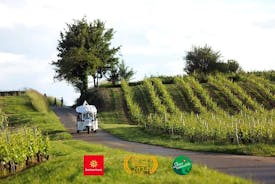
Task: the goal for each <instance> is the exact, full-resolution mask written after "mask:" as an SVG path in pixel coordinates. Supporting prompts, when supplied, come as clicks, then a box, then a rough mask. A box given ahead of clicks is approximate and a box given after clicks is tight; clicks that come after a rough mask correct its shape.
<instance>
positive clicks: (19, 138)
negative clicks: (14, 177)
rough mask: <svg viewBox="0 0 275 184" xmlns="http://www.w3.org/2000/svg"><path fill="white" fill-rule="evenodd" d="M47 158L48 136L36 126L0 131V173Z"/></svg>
mask: <svg viewBox="0 0 275 184" xmlns="http://www.w3.org/2000/svg"><path fill="white" fill-rule="evenodd" d="M44 158H45V159H48V158H49V137H48V136H43V135H42V132H41V131H40V130H39V129H36V128H18V129H16V130H13V131H11V130H7V129H5V130H2V131H1V132H0V171H1V172H0V174H1V176H5V175H8V174H10V173H14V172H16V171H17V170H20V168H21V169H22V168H24V167H27V166H30V165H31V164H32V163H36V162H42V161H43V159H44Z"/></svg>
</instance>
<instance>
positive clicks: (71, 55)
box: [52, 18, 120, 95]
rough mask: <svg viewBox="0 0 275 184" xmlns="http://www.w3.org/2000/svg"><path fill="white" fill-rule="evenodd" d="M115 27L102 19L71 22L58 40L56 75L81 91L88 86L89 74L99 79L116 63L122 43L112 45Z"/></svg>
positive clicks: (54, 64) (53, 62)
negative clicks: (108, 27)
mask: <svg viewBox="0 0 275 184" xmlns="http://www.w3.org/2000/svg"><path fill="white" fill-rule="evenodd" d="M113 35H114V30H113V29H106V28H105V24H104V23H103V22H101V21H100V20H95V21H93V22H92V23H88V22H87V20H86V19H85V18H83V19H81V20H76V21H74V23H73V24H67V29H65V30H64V32H61V33H60V40H58V46H57V50H58V52H59V53H58V55H57V56H58V59H57V61H52V65H53V66H55V73H56V75H55V78H56V79H58V80H66V81H68V82H69V83H71V84H73V85H74V87H75V88H76V89H77V90H78V91H80V93H81V95H82V94H83V93H85V92H86V91H87V90H88V76H92V77H93V79H94V85H95V86H98V80H97V83H96V79H98V78H100V77H102V76H103V75H104V73H106V72H107V71H108V70H110V69H111V67H112V66H113V65H116V64H117V62H118V58H117V57H116V54H117V52H118V51H119V49H120V47H113V48H111V40H112V38H113Z"/></svg>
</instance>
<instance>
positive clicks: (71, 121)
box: [53, 107, 275, 184]
mask: <svg viewBox="0 0 275 184" xmlns="http://www.w3.org/2000/svg"><path fill="white" fill-rule="evenodd" d="M53 110H54V111H55V113H56V114H57V116H58V117H59V118H60V120H61V121H62V123H63V124H64V125H65V127H66V128H67V129H68V131H69V132H70V133H71V134H72V136H73V138H74V139H80V140H84V141H88V142H92V143H95V144H103V145H106V146H108V147H112V148H118V149H124V150H127V151H131V152H137V153H145V154H154V155H162V156H169V157H176V156H178V155H186V156H188V157H189V158H190V159H191V160H192V162H193V163H197V164H201V165H206V166H207V167H209V168H212V169H216V170H219V171H221V172H224V173H227V174H231V175H236V176H240V177H243V178H249V179H252V180H254V181H257V182H259V183H266V184H275V158H274V157H260V156H245V155H231V154H221V153H207V152H193V151H185V150H180V149H173V148H165V147H162V146H154V145H148V144H141V143H136V142H129V141H124V140H122V139H119V138H117V137H115V136H113V135H111V134H109V133H107V132H105V131H103V130H101V129H99V130H98V131H97V133H95V134H87V133H80V134H77V133H76V115H75V112H74V110H73V109H70V108H67V107H64V108H61V107H57V108H53Z"/></svg>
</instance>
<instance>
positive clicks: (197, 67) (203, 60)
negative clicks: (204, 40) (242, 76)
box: [184, 45, 240, 74]
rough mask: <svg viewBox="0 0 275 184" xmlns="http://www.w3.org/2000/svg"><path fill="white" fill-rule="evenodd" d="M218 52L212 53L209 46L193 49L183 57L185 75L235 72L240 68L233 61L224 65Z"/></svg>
mask: <svg viewBox="0 0 275 184" xmlns="http://www.w3.org/2000/svg"><path fill="white" fill-rule="evenodd" d="M220 58H221V54H220V52H219V51H214V50H213V49H212V48H211V47H210V46H207V45H205V46H204V47H193V48H192V50H191V51H188V52H187V54H186V56H185V58H184V59H185V61H186V64H185V68H184V70H185V71H186V72H187V74H192V73H204V74H208V73H213V72H223V73H227V72H237V71H238V70H240V66H239V64H238V62H237V61H235V60H228V61H227V62H226V63H224V62H222V61H221V60H220Z"/></svg>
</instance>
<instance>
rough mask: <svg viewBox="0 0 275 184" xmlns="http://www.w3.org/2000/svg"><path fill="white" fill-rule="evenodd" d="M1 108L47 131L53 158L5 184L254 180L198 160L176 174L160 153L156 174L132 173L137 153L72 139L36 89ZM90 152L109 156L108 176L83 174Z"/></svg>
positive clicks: (12, 119)
mask: <svg viewBox="0 0 275 184" xmlns="http://www.w3.org/2000/svg"><path fill="white" fill-rule="evenodd" d="M111 91H112V92H111ZM102 94H104V93H102ZM108 94H113V97H114V99H118V98H117V96H116V95H122V94H121V92H120V91H119V90H117V89H112V90H108ZM120 99H121V98H120ZM108 101H109V100H108ZM110 102H112V107H116V108H117V109H123V108H122V107H121V106H120V105H121V103H120V102H118V101H116V100H114V101H110ZM106 105H107V104H106ZM106 107H108V106H106ZM0 109H2V111H3V112H5V114H6V115H7V116H8V120H9V123H10V127H13V128H18V127H22V126H30V127H38V128H40V129H41V131H42V132H43V133H44V134H48V135H49V136H50V152H49V154H50V159H49V160H48V161H45V162H43V163H41V164H39V165H36V166H32V167H30V168H28V169H25V170H23V171H21V172H19V173H17V174H15V175H12V176H9V177H6V178H1V179H0V183H3V184H4V183H5V184H7V183H91V182H92V183H93V182H95V183H124V182H125V181H127V182H129V183H169V182H173V183H182V182H189V183H201V181H204V183H251V182H250V181H247V180H243V179H239V178H237V177H231V176H228V175H225V174H221V173H219V172H216V171H213V170H210V169H208V168H206V167H202V166H198V165H196V164H194V165H193V169H192V171H193V172H192V173H190V174H189V175H188V176H186V177H181V176H178V175H176V174H175V173H174V172H173V170H172V169H171V168H170V163H172V159H171V158H166V157H160V156H158V157H157V159H158V162H159V168H160V169H159V170H158V171H157V172H156V174H154V175H152V176H132V175H129V174H127V173H126V172H125V171H124V170H123V159H124V158H125V157H126V156H127V155H129V154H133V153H129V152H126V151H122V150H118V149H111V148H107V147H105V146H102V145H94V144H91V143H87V142H84V141H79V140H71V139H70V138H71V135H70V134H69V133H68V132H67V131H66V130H65V128H64V126H63V125H62V124H61V123H60V121H59V120H58V118H57V117H56V115H55V114H54V113H53V111H52V110H51V109H50V108H49V106H48V104H47V102H46V100H45V98H44V97H43V96H42V95H41V94H39V93H37V92H35V91H29V92H27V94H25V95H20V96H5V97H0ZM109 110H110V112H111V107H109ZM106 113H108V112H106ZM122 113H123V112H120V110H116V111H115V113H114V114H115V116H113V117H114V118H116V117H121V116H122V115H121V114H122ZM106 115H108V114H106ZM122 119H123V118H122ZM87 154H94V155H102V154H103V155H104V156H105V159H106V163H105V175H104V177H87V176H84V175H83V155H87ZM137 155H140V154H137ZM1 163H2V162H1ZM167 163H169V164H167ZM156 181H157V182H156Z"/></svg>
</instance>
